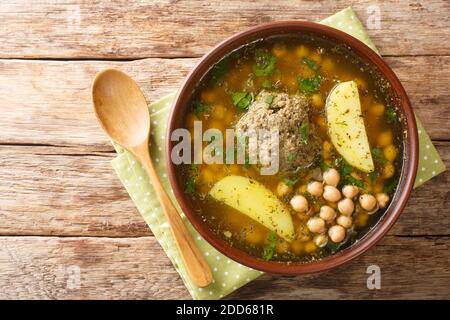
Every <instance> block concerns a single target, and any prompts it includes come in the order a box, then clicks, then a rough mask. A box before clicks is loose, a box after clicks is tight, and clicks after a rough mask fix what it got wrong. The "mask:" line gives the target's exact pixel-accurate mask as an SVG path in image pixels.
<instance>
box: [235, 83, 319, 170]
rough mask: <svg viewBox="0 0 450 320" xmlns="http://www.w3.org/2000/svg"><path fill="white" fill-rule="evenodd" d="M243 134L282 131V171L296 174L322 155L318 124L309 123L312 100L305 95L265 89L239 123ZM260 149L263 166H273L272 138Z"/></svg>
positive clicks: (280, 139) (280, 155) (280, 150)
mask: <svg viewBox="0 0 450 320" xmlns="http://www.w3.org/2000/svg"><path fill="white" fill-rule="evenodd" d="M236 129H237V131H238V135H239V134H240V133H239V132H241V134H242V133H244V134H245V132H248V133H249V132H255V133H257V134H258V135H260V132H259V130H261V129H262V130H266V132H270V131H271V130H273V129H278V131H279V149H278V150H279V153H278V154H279V171H280V172H284V173H289V172H296V171H298V170H301V169H306V168H309V167H311V166H312V165H313V164H314V163H315V162H316V160H317V159H318V155H319V154H320V152H321V149H320V148H321V147H320V143H319V141H318V135H317V134H316V129H315V127H314V125H313V124H312V123H311V122H310V121H309V101H308V98H307V97H305V96H304V95H301V94H295V95H289V94H287V93H277V92H269V91H266V90H262V91H261V92H260V93H259V94H258V95H257V96H256V98H255V101H254V102H253V103H252V104H251V105H250V107H249V109H248V111H247V112H246V113H245V114H244V115H243V116H242V117H241V118H240V119H239V121H238V123H237V124H236ZM264 141H267V142H266V143H263V144H261V145H260V146H259V148H260V150H259V151H260V155H262V156H263V158H262V159H260V161H261V164H262V165H263V166H265V165H269V164H270V152H267V153H266V152H261V149H268V150H269V151H270V150H271V146H272V145H271V142H270V138H269V137H268V139H264ZM265 154H266V155H265Z"/></svg>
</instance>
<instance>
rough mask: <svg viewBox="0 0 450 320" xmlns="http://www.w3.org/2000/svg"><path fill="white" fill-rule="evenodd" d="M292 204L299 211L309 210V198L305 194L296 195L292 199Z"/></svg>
mask: <svg viewBox="0 0 450 320" xmlns="http://www.w3.org/2000/svg"><path fill="white" fill-rule="evenodd" d="M291 206H292V209H294V210H295V211H297V212H306V211H308V200H306V198H305V197H304V196H301V195H295V196H293V197H292V199H291Z"/></svg>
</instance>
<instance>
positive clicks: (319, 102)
mask: <svg viewBox="0 0 450 320" xmlns="http://www.w3.org/2000/svg"><path fill="white" fill-rule="evenodd" d="M311 104H312V105H313V107H315V108H318V109H319V108H322V107H323V106H324V102H323V98H322V95H321V94H320V93H316V94H313V95H312V96H311Z"/></svg>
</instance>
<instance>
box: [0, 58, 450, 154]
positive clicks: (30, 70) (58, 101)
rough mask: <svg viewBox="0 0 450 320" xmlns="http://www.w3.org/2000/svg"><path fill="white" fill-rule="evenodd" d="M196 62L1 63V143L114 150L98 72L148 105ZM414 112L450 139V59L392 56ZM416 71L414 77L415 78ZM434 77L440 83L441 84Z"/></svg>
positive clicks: (430, 129)
mask: <svg viewBox="0 0 450 320" xmlns="http://www.w3.org/2000/svg"><path fill="white" fill-rule="evenodd" d="M196 61H197V60H196V59H144V60H137V61H133V62H98V61H89V62H87V61H85V62H80V61H77V62H55V61H17V60H13V61H12V60H0V82H1V83H2V86H0V96H2V97H3V101H2V102H3V103H1V104H0V114H1V115H2V116H1V117H0V127H1V128H2V130H1V133H0V143H8V144H24V143H25V144H49V145H71V146H80V145H84V146H89V147H90V148H91V149H93V150H97V151H98V150H112V148H111V145H110V143H109V141H108V139H107V137H106V136H105V134H104V133H103V132H102V131H101V130H100V127H99V125H98V124H97V122H96V119H95V116H94V114H93V111H92V106H91V98H90V85H91V82H92V79H93V77H94V75H95V73H96V72H97V71H99V70H100V69H102V68H105V67H117V68H121V69H123V70H124V71H126V72H128V73H129V74H130V75H132V76H133V77H134V78H135V79H136V80H137V81H138V82H139V84H140V85H141V87H142V90H143V92H144V94H145V95H146V96H147V99H148V100H149V101H155V100H156V99H157V98H159V97H161V96H162V95H164V94H166V93H169V92H172V91H175V90H177V89H178V86H179V85H180V84H181V81H182V79H183V78H184V77H185V76H186V74H187V73H188V71H189V70H190V69H191V68H192V67H193V66H194V64H195V62H196ZM387 61H388V63H389V64H390V65H392V66H393V68H394V70H395V72H396V73H397V74H398V76H399V77H400V79H401V80H402V81H403V83H404V85H405V87H406V90H407V92H408V93H409V96H410V98H411V101H412V104H413V106H414V109H415V110H416V112H417V113H418V115H419V116H420V117H421V119H422V121H423V123H424V125H425V127H426V129H427V131H428V132H429V134H430V135H431V137H432V138H433V139H450V134H449V131H448V128H447V124H448V123H450V94H449V92H448V90H447V88H446V84H447V83H449V82H450V56H446V57H400V58H398V57H390V58H388V59H387ZM412 72H413V73H414V74H413V75H412ZM435 79H439V81H436V80H435Z"/></svg>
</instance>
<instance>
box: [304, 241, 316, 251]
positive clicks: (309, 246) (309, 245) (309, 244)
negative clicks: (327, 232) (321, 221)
mask: <svg viewBox="0 0 450 320" xmlns="http://www.w3.org/2000/svg"><path fill="white" fill-rule="evenodd" d="M316 250H317V246H316V244H315V243H314V241H308V242H307V243H305V252H306V253H313V252H314V251H316Z"/></svg>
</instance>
